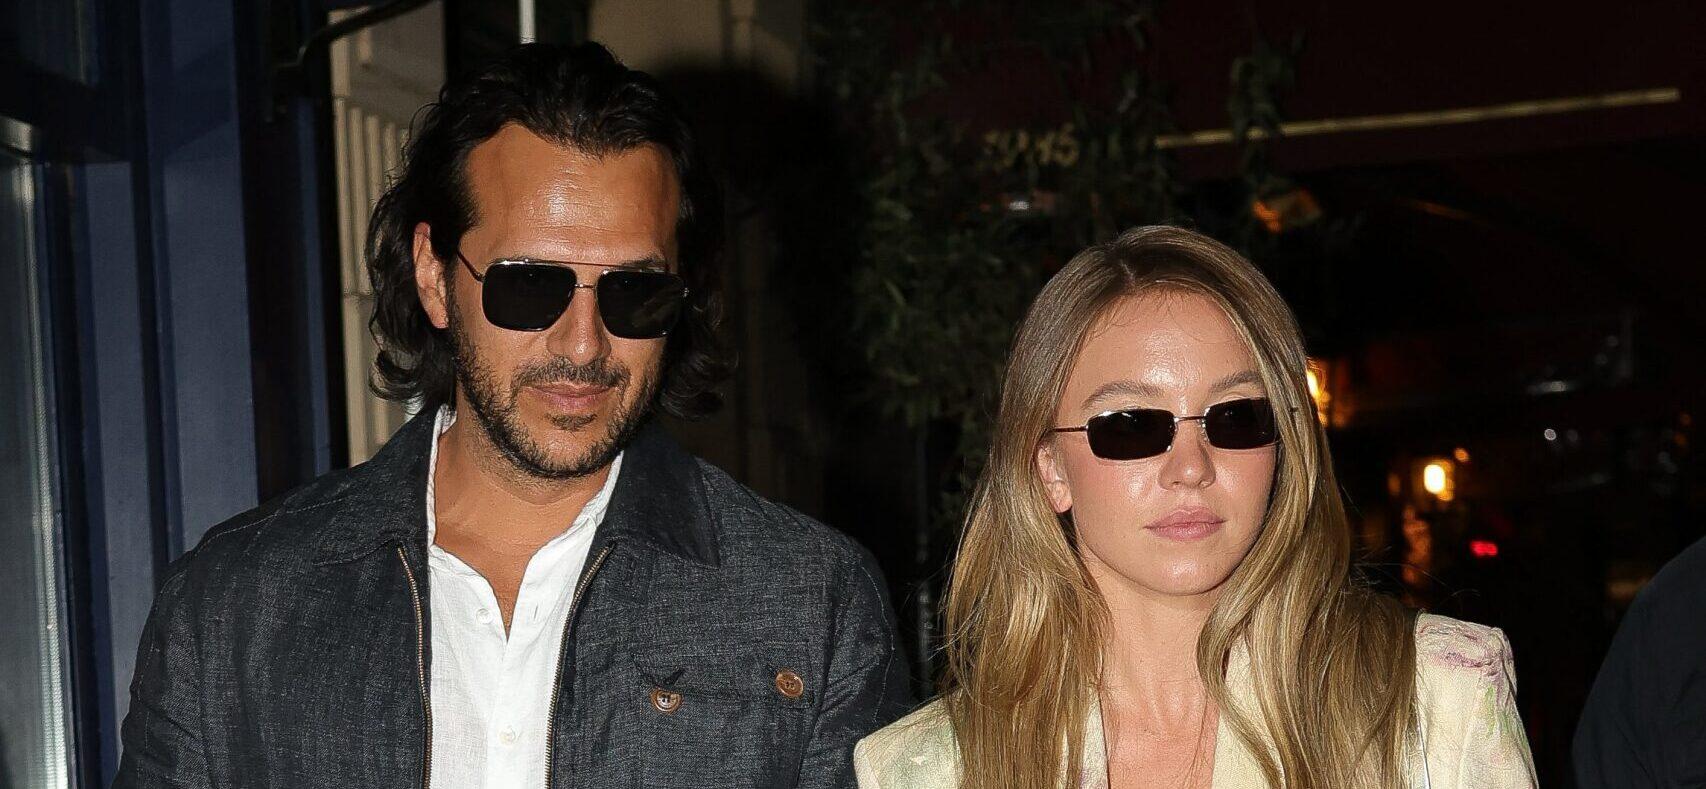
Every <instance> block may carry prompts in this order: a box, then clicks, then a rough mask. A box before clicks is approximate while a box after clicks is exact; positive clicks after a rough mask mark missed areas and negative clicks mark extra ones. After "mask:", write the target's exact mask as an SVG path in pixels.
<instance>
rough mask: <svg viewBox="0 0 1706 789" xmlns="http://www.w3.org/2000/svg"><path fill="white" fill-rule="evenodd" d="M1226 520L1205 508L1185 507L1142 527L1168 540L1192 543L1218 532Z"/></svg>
mask: <svg viewBox="0 0 1706 789" xmlns="http://www.w3.org/2000/svg"><path fill="white" fill-rule="evenodd" d="M1225 523H1226V519H1225V518H1222V517H1220V516H1219V515H1216V514H1215V513H1214V510H1211V509H1209V508H1207V507H1185V508H1182V509H1177V510H1174V511H1172V512H1170V513H1168V514H1167V515H1166V516H1164V517H1162V518H1159V519H1157V520H1155V521H1154V522H1152V523H1150V524H1149V525H1148V526H1145V527H1143V528H1144V529H1147V530H1149V531H1152V532H1154V533H1155V534H1157V535H1159V536H1161V537H1165V538H1166V539H1169V540H1175V541H1178V542H1194V541H1196V540H1201V539H1203V538H1205V537H1208V536H1209V535H1211V534H1214V533H1215V532H1217V531H1220V527H1221V526H1222V525H1224V524H1225Z"/></svg>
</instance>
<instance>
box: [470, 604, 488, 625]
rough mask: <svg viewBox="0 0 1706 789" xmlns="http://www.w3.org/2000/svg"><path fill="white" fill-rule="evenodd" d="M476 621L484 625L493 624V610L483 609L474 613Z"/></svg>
mask: <svg viewBox="0 0 1706 789" xmlns="http://www.w3.org/2000/svg"><path fill="white" fill-rule="evenodd" d="M474 621H476V622H479V623H480V624H482V625H489V624H491V623H492V610H491V609H489V608H482V609H480V610H478V611H475V612H474Z"/></svg>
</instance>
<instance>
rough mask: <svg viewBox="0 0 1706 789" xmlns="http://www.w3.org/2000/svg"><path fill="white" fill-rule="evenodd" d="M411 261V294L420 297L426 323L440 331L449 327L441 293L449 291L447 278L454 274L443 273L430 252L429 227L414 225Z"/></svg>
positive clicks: (430, 234) (442, 268) (441, 263)
mask: <svg viewBox="0 0 1706 789" xmlns="http://www.w3.org/2000/svg"><path fill="white" fill-rule="evenodd" d="M413 252H414V257H415V294H416V295H418V296H420V299H421V308H422V309H424V310H426V314H427V320H430V321H432V325H434V326H436V327H438V328H440V329H443V328H446V327H448V326H449V325H450V305H449V300H448V299H446V298H445V295H446V294H445V291H444V289H445V288H447V287H450V277H449V276H447V275H449V274H454V273H455V271H454V270H452V271H445V270H444V269H445V266H444V262H443V261H441V260H439V259H438V255H435V254H433V251H432V227H431V226H429V225H428V224H427V223H425V222H420V223H417V224H416V225H415V238H414V250H413Z"/></svg>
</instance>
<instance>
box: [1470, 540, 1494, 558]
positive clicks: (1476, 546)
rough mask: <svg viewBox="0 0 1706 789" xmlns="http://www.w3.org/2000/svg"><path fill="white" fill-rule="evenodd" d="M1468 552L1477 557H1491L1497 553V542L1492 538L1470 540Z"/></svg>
mask: <svg viewBox="0 0 1706 789" xmlns="http://www.w3.org/2000/svg"><path fill="white" fill-rule="evenodd" d="M1469 552H1470V553H1471V554H1474V555H1475V558H1477V559H1491V558H1493V557H1495V556H1498V555H1499V544H1498V543H1496V542H1493V541H1492V540H1470V541H1469Z"/></svg>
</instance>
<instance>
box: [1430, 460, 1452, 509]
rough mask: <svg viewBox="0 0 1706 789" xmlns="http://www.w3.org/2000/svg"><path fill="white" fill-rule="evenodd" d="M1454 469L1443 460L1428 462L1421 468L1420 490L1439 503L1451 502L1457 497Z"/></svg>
mask: <svg viewBox="0 0 1706 789" xmlns="http://www.w3.org/2000/svg"><path fill="white" fill-rule="evenodd" d="M1455 472H1456V468H1455V467H1454V466H1453V465H1452V462H1451V461H1449V460H1446V459H1444V458H1439V459H1436V460H1430V461H1428V462H1427V464H1426V465H1424V466H1422V490H1425V491H1427V492H1428V493H1430V494H1432V495H1433V497H1434V498H1436V499H1439V500H1440V501H1451V500H1452V498H1454V497H1455V496H1456V495H1457V484H1456V480H1455V479H1454V477H1455V476H1456V473H1455Z"/></svg>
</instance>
